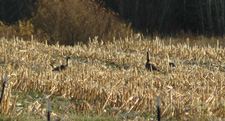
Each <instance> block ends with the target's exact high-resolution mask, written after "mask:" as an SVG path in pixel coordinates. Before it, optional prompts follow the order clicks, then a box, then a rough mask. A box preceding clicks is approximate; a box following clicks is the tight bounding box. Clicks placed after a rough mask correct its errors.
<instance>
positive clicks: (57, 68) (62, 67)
mask: <svg viewBox="0 0 225 121" xmlns="http://www.w3.org/2000/svg"><path fill="white" fill-rule="evenodd" d="M69 59H70V57H67V58H66V65H60V66H57V67H55V68H54V66H53V65H52V64H51V66H52V67H53V69H52V71H62V70H66V68H67V67H68V60H69Z"/></svg>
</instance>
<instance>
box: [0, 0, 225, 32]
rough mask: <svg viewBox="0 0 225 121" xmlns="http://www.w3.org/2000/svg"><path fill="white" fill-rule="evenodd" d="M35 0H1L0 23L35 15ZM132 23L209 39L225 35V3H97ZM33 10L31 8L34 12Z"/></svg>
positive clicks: (131, 0) (193, 0)
mask: <svg viewBox="0 0 225 121" xmlns="http://www.w3.org/2000/svg"><path fill="white" fill-rule="evenodd" d="M35 2H36V0H0V20H2V21H4V22H8V23H13V22H15V21H18V20H19V19H23V18H29V17H31V16H32V12H34V11H31V10H35V9H34V8H35ZM96 2H98V3H100V4H102V6H104V7H106V8H109V9H111V10H113V11H115V12H116V13H118V14H119V17H120V18H121V19H122V20H124V21H128V22H131V23H132V27H133V28H135V29H136V30H138V31H141V32H144V33H148V34H152V33H154V32H157V33H159V34H176V33H179V32H181V31H184V32H191V33H193V34H196V35H198V34H203V35H207V36H211V35H218V36H223V35H224V33H225V20H224V18H225V1H224V0H96ZM31 8H32V9H31Z"/></svg>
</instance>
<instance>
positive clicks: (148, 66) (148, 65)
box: [145, 52, 159, 71]
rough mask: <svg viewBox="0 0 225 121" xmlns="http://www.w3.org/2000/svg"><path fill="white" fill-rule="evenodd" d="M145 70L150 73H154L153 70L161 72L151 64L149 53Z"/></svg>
mask: <svg viewBox="0 0 225 121" xmlns="http://www.w3.org/2000/svg"><path fill="white" fill-rule="evenodd" d="M145 68H146V69H147V70H148V71H152V70H153V71H159V70H158V69H157V68H156V67H155V65H153V64H151V63H149V56H148V52H147V62H146V64H145Z"/></svg>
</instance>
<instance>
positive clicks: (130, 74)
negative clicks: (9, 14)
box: [0, 37, 225, 120]
mask: <svg viewBox="0 0 225 121" xmlns="http://www.w3.org/2000/svg"><path fill="white" fill-rule="evenodd" d="M0 41H1V42H0V47H1V49H0V55H1V56H0V64H1V66H0V71H1V73H0V77H1V80H3V77H4V75H5V72H6V71H8V73H9V75H8V81H7V86H6V90H5V96H4V99H3V102H2V103H3V104H2V105H1V110H0V112H1V114H2V115H9V116H10V115H14V116H15V115H16V116H20V115H23V114H25V113H26V114H27V113H28V114H29V116H32V115H34V114H35V115H38V116H39V118H40V117H42V118H45V116H46V106H45V105H46V103H45V101H44V99H43V98H42V97H39V98H35V97H34V98H33V99H32V100H30V102H29V103H28V104H27V106H25V107H19V106H17V105H18V104H17V102H18V101H17V99H18V97H20V96H21V95H18V94H14V93H12V92H15V91H16V92H38V93H40V94H44V95H46V96H47V97H48V98H49V99H50V100H51V101H52V105H54V101H53V100H54V99H53V97H55V96H60V97H61V99H65V100H67V101H68V100H69V101H70V103H68V104H66V107H65V108H66V109H64V108H63V107H61V108H63V110H65V111H64V112H61V113H60V112H57V110H54V109H53V110H52V117H53V118H54V117H55V118H56V117H60V118H62V117H63V119H65V120H72V119H77V118H78V117H77V115H91V116H94V115H97V116H96V117H97V118H98V117H104V116H105V117H106V116H111V117H112V118H111V119H114V120H118V119H120V120H122V119H127V118H128V119H130V120H133V119H137V118H139V119H146V118H148V119H150V120H153V119H156V99H157V96H159V97H160V99H161V112H162V114H161V116H162V119H165V120H172V119H175V120H190V119H195V120H197V119H198V120H217V119H218V118H224V115H225V109H224V106H225V100H224V98H223V97H224V96H225V95H224V94H225V93H224V69H225V68H224V62H225V52H224V51H225V50H224V48H219V46H218V48H212V47H210V46H204V47H198V46H197V45H196V46H193V47H191V46H189V45H188V44H177V45H172V44H171V45H164V42H163V41H161V40H159V39H158V38H156V39H154V40H148V39H146V38H132V37H131V38H126V39H125V40H117V41H113V42H108V43H103V42H98V41H97V38H95V39H93V40H91V41H90V42H89V43H88V44H87V45H83V44H77V45H75V46H73V47H72V46H59V45H53V46H49V45H47V44H42V43H38V42H35V41H30V42H29V41H23V40H19V39H17V38H15V39H13V40H6V39H4V38H1V40H0ZM172 41H173V40H172ZM147 50H149V52H150V61H152V62H153V63H155V64H156V65H157V67H158V68H159V69H160V70H161V71H160V72H147V71H146V70H145V67H144V66H145V62H146V52H147ZM66 56H70V57H71V58H72V61H70V64H69V68H68V69H67V70H65V71H63V72H52V71H51V70H52V68H51V66H50V65H49V64H50V62H51V61H52V60H54V59H61V60H63V62H64V61H65V57H66ZM168 61H173V62H174V63H175V64H176V67H175V68H170V67H169V66H168ZM1 83H2V82H1ZM67 101H65V102H67ZM58 109H59V110H60V107H58ZM71 109H72V110H73V111H74V112H71V111H70V110H71ZM81 119H82V118H81Z"/></svg>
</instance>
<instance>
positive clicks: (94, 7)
mask: <svg viewBox="0 0 225 121" xmlns="http://www.w3.org/2000/svg"><path fill="white" fill-rule="evenodd" d="M37 5H38V6H39V7H38V10H37V14H36V15H35V17H34V18H33V24H34V26H35V28H36V31H42V32H43V33H45V34H46V38H48V42H49V43H50V44H54V43H56V42H59V44H66V45H73V44H74V43H75V42H83V43H86V42H87V41H88V40H89V39H88V38H89V37H91V38H93V37H95V36H98V37H99V39H100V40H103V41H107V40H109V38H110V39H112V38H113V37H116V38H119V37H122V38H123V37H126V36H127V35H128V34H129V33H131V32H132V30H131V29H130V27H129V26H127V25H126V24H125V23H122V22H121V21H120V20H119V19H118V18H117V16H116V15H115V14H113V12H109V11H106V9H104V8H102V7H100V5H99V4H96V3H95V2H93V1H90V0H61V1H59V0H42V1H38V3H37Z"/></svg>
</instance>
